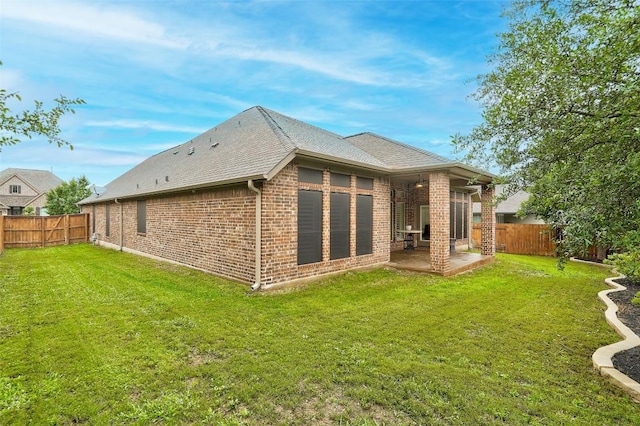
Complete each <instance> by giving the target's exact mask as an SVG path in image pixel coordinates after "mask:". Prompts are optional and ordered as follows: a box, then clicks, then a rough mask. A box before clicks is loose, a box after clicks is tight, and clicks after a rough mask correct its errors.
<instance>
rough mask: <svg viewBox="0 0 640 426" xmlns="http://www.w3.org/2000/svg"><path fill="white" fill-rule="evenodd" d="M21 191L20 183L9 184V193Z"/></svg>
mask: <svg viewBox="0 0 640 426" xmlns="http://www.w3.org/2000/svg"><path fill="white" fill-rule="evenodd" d="M21 192H22V188H21V187H20V185H9V194H20V193H21Z"/></svg>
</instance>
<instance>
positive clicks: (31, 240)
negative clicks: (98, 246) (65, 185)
mask: <svg viewBox="0 0 640 426" xmlns="http://www.w3.org/2000/svg"><path fill="white" fill-rule="evenodd" d="M87 241H89V214H87V213H81V214H69V215H64V216H0V252H2V250H4V249H5V248H15V247H47V246H56V245H63V244H73V243H82V242H87Z"/></svg>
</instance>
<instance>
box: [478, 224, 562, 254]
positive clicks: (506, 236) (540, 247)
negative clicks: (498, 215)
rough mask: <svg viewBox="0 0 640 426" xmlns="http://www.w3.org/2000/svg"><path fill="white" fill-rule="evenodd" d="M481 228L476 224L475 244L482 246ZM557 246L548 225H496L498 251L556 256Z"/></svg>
mask: <svg viewBox="0 0 640 426" xmlns="http://www.w3.org/2000/svg"><path fill="white" fill-rule="evenodd" d="M480 237H481V227H480V224H478V223H474V224H473V230H472V239H473V244H474V246H476V247H479V246H480ZM555 249H556V246H555V244H554V243H553V241H552V239H551V232H550V230H549V226H548V225H537V224H536V225H532V224H519V223H518V224H515V223H498V224H496V251H497V252H501V253H511V254H529V255H537V256H555V253H556V252H555Z"/></svg>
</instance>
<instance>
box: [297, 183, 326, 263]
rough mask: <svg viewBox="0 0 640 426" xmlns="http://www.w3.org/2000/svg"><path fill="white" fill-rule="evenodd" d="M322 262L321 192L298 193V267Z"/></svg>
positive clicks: (302, 191) (300, 191) (303, 191)
mask: <svg viewBox="0 0 640 426" xmlns="http://www.w3.org/2000/svg"><path fill="white" fill-rule="evenodd" d="M320 261H322V192H321V191H307V190H303V189H301V190H299V191H298V265H306V264H308V263H315V262H320Z"/></svg>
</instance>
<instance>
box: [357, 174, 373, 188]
mask: <svg viewBox="0 0 640 426" xmlns="http://www.w3.org/2000/svg"><path fill="white" fill-rule="evenodd" d="M356 187H357V188H358V189H373V179H370V178H364V177H360V176H358V178H357V179H356Z"/></svg>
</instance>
